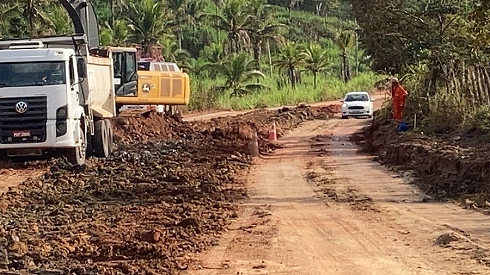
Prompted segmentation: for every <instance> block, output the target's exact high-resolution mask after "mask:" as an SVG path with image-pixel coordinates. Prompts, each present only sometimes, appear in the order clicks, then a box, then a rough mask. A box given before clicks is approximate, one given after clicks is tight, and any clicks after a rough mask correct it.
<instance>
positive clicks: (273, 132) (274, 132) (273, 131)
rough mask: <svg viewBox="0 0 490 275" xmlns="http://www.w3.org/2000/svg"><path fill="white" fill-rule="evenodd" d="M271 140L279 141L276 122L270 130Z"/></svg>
mask: <svg viewBox="0 0 490 275" xmlns="http://www.w3.org/2000/svg"><path fill="white" fill-rule="evenodd" d="M269 140H270V141H277V129H276V122H275V121H274V122H273V123H272V126H271V128H270V129H269Z"/></svg>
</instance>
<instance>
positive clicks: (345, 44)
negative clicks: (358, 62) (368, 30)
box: [335, 31, 355, 83]
mask: <svg viewBox="0 0 490 275" xmlns="http://www.w3.org/2000/svg"><path fill="white" fill-rule="evenodd" d="M335 43H336V44H337V46H338V47H339V49H340V51H341V54H340V56H341V58H342V66H341V77H342V81H344V82H345V83H347V82H348V81H349V80H350V79H351V68H350V64H349V53H350V51H351V49H352V47H354V45H355V34H354V32H352V31H343V32H341V33H340V34H339V35H338V36H337V37H336V39H335Z"/></svg>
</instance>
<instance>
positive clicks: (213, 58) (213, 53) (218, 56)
mask: <svg viewBox="0 0 490 275" xmlns="http://www.w3.org/2000/svg"><path fill="white" fill-rule="evenodd" d="M200 55H201V56H202V58H203V61H204V65H203V66H202V68H203V69H205V68H212V66H214V65H217V64H219V63H220V62H221V61H222V60H223V57H224V56H223V46H221V44H217V43H212V44H211V45H209V46H204V50H202V51H201V54H200ZM217 74H218V72H216V71H215V70H210V71H209V77H210V78H211V79H216V76H217Z"/></svg>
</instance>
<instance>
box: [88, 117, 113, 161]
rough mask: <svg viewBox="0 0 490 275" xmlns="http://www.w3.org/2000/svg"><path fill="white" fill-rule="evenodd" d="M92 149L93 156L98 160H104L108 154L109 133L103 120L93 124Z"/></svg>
mask: <svg viewBox="0 0 490 275" xmlns="http://www.w3.org/2000/svg"><path fill="white" fill-rule="evenodd" d="M94 130H95V131H94V132H95V133H94V137H93V139H92V141H93V144H92V146H93V148H94V155H95V156H96V157H98V158H106V157H108V156H109V154H110V150H109V133H108V132H109V131H108V129H107V124H106V123H105V121H104V120H103V119H101V120H97V121H96V122H95V124H94Z"/></svg>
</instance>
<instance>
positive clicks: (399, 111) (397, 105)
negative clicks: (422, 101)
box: [391, 78, 408, 121]
mask: <svg viewBox="0 0 490 275" xmlns="http://www.w3.org/2000/svg"><path fill="white" fill-rule="evenodd" d="M407 95H408V92H407V91H406V90H405V89H404V88H403V87H402V85H400V81H398V79H397V78H393V79H392V80H391V97H392V100H393V119H395V120H398V121H399V120H402V119H403V108H404V107H405V102H406V101H407Z"/></svg>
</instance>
